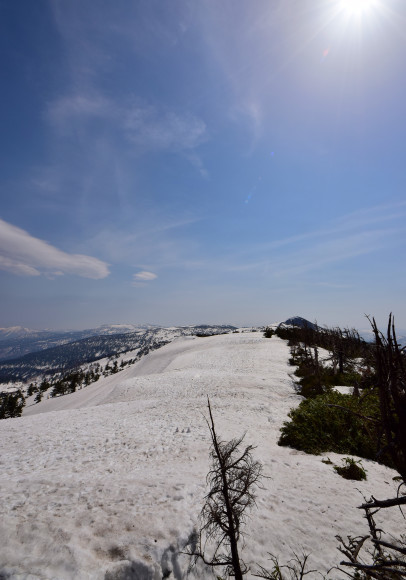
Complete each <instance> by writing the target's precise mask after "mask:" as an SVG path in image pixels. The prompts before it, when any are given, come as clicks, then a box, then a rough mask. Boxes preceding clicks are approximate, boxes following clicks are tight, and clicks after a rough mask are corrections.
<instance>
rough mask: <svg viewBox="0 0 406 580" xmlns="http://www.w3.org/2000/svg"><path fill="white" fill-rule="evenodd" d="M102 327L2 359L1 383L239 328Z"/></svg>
mask: <svg viewBox="0 0 406 580" xmlns="http://www.w3.org/2000/svg"><path fill="white" fill-rule="evenodd" d="M115 326H116V327H117V326H118V325H115ZM129 326H131V325H126V327H127V328H128V327H129ZM103 328H104V331H105V332H104V334H103V333H102V334H99V335H97V336H90V337H87V338H82V339H80V340H73V341H72V340H70V341H69V340H68V339H67V338H65V339H62V338H60V339H59V340H65V341H66V342H65V343H64V344H59V345H58V346H53V347H51V348H46V347H45V349H43V350H40V351H39V350H37V351H36V352H30V353H28V354H25V355H24V356H21V357H18V358H13V359H11V360H3V361H2V362H0V383H5V382H9V381H19V380H22V381H29V380H31V379H32V378H33V377H35V376H38V375H41V374H53V373H55V372H65V371H67V370H70V369H73V368H76V367H78V366H80V365H83V364H86V363H91V362H94V361H97V360H100V359H102V358H109V357H113V356H116V355H119V354H122V353H125V352H128V351H134V350H137V351H138V352H137V354H138V355H143V354H147V353H148V352H149V351H150V350H154V349H156V348H159V347H160V346H162V345H164V344H167V343H168V342H171V341H172V340H174V339H175V338H178V337H180V336H191V335H210V334H221V333H227V332H232V331H233V330H235V329H236V327H235V326H229V325H213V326H211V325H207V324H204V325H198V326H181V327H172V328H159V327H156V328H149V329H145V328H138V329H137V330H136V331H133V332H126V333H121V334H117V333H114V332H109V331H110V330H113V329H112V327H107V326H106V327H103ZM82 332H86V331H82ZM71 336H72V335H71ZM53 340H55V341H56V340H57V339H56V338H53V339H50V340H49V341H48V342H52V341H53ZM45 342H47V341H45Z"/></svg>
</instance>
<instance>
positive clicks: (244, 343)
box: [0, 333, 404, 580]
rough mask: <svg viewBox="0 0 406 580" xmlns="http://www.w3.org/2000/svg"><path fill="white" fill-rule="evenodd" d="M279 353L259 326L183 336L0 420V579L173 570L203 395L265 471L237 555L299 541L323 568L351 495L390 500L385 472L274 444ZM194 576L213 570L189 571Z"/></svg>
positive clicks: (189, 518) (199, 476)
mask: <svg viewBox="0 0 406 580" xmlns="http://www.w3.org/2000/svg"><path fill="white" fill-rule="evenodd" d="M288 358H289V349H288V347H287V345H286V343H285V342H284V341H282V340H280V339H278V338H276V337H273V338H272V339H265V338H263V337H262V335H261V333H238V334H236V333H235V334H227V335H220V336H212V337H208V338H197V337H192V336H189V337H188V336H184V337H180V338H178V339H176V340H174V341H173V342H172V343H171V344H168V345H166V346H164V347H162V348H161V349H159V350H157V351H155V352H153V353H150V354H149V355H147V356H145V357H144V358H143V359H142V360H141V361H140V362H138V363H137V364H135V365H134V366H132V367H129V368H127V369H126V370H124V371H123V372H122V373H118V374H117V375H113V376H110V377H107V378H103V379H100V381H98V382H97V383H95V384H93V385H90V386H89V387H87V388H86V389H83V390H82V391H78V392H76V393H74V394H72V395H67V396H65V397H60V398H57V399H53V400H51V399H50V400H48V401H44V402H42V403H39V404H38V405H35V406H34V407H32V408H28V409H26V412H25V416H23V417H22V418H20V419H10V420H4V421H1V422H0V445H1V462H2V465H1V467H2V469H1V471H0V501H1V504H2V506H3V517H2V519H1V521H0V577H5V578H12V579H19V580H20V579H23V578H25V579H27V580H28V578H29V579H30V580H37V579H40V578H41V580H51V579H56V578H57V579H58V580H68V579H69V580H71V579H72V578H75V579H78V580H99V579H100V580H112V579H113V578H115V579H124V578H139V579H141V580H147V579H149V580H158V579H161V578H163V577H166V578H176V579H177V580H179V579H181V578H184V577H185V572H186V569H187V565H188V560H187V558H186V556H183V555H181V554H180V553H179V551H180V550H181V549H182V548H183V547H184V544H185V542H186V541H187V539H188V538H189V537H190V534H191V532H192V531H193V529H194V526H195V525H196V522H197V516H198V513H199V510H200V507H201V505H202V501H203V496H204V494H205V489H206V488H205V477H206V474H207V471H208V467H209V457H208V453H209V447H210V441H209V439H210V438H209V433H208V429H207V425H206V424H205V420H204V414H205V413H206V401H207V395H209V396H210V400H211V403H212V408H213V412H214V417H215V420H216V424H217V429H218V431H219V433H220V435H221V436H222V437H223V438H224V439H230V438H232V437H235V436H238V435H240V434H242V433H243V432H244V431H246V432H247V435H246V442H247V444H248V443H252V444H254V445H256V446H257V449H256V450H255V457H256V458H257V459H259V460H260V461H262V462H263V464H264V471H265V474H266V475H268V476H270V477H271V479H267V480H266V481H265V482H264V489H261V490H259V492H258V501H257V505H258V508H257V510H255V511H254V512H253V513H252V514H251V518H250V519H249V521H248V524H247V527H246V531H247V536H246V545H245V548H244V549H243V552H242V555H243V557H244V559H245V560H246V561H247V562H248V563H250V564H251V566H254V564H255V563H258V564H262V565H264V566H266V565H267V564H268V562H267V557H268V552H272V553H274V554H275V555H278V556H279V557H280V559H281V561H285V562H286V560H288V559H289V558H290V557H291V555H292V552H293V551H296V552H299V553H300V552H301V550H302V549H303V550H305V551H306V552H311V554H312V556H311V559H310V565H311V568H319V569H320V570H321V571H323V570H325V569H326V568H329V567H330V566H332V565H334V564H336V563H337V562H338V561H339V560H340V555H339V553H338V551H337V550H336V545H337V540H336V539H335V536H336V535H337V534H340V535H343V536H345V535H346V534H347V533H351V534H353V535H357V534H361V533H364V532H365V528H364V526H363V522H362V519H361V517H360V514H359V510H357V509H356V506H357V505H359V504H360V502H361V501H362V495H361V494H364V495H365V496H368V495H370V494H371V493H373V494H374V495H375V496H376V497H390V496H392V493H396V484H395V483H394V482H393V481H392V478H393V476H394V475H395V472H393V471H392V470H390V469H388V468H386V467H383V466H380V465H377V464H375V463H373V462H370V461H365V460H363V464H364V466H365V467H366V469H367V472H368V480H367V481H366V482H356V483H355V482H354V483H352V482H350V481H347V480H344V479H342V478H340V477H339V476H338V475H337V474H336V473H335V472H334V470H333V469H332V467H331V466H329V465H325V464H323V463H322V462H321V457H314V456H309V455H306V454H304V453H301V452H297V451H295V450H292V449H289V448H284V447H278V446H277V439H278V437H279V429H280V426H281V425H282V423H283V421H284V420H285V419H286V416H287V413H288V411H289V409H290V408H291V407H292V406H294V405H296V404H297V403H298V402H299V401H298V399H299V398H298V396H297V395H296V394H295V392H294V388H293V385H292V379H291V377H290V376H289V373H290V372H292V367H289V366H288ZM30 409H31V410H30ZM30 412H31V413H33V414H32V415H30ZM329 457H330V458H331V459H332V460H333V461H334V462H335V463H339V456H336V455H335V454H329ZM391 518H392V521H391V522H387V523H386V524H385V527H386V529H387V530H388V531H390V530H391V529H392V531H396V530H397V529H401V528H400V527H399V526H404V522H403V521H402V519H401V515H400V514H399V521H398V520H397V519H396V515H395V517H394V515H393V514H391ZM395 520H396V521H395ZM195 577H196V578H201V579H206V578H207V579H208V578H212V577H213V576H212V573H211V572H209V571H205V570H204V569H202V568H201V569H199V570H198V571H197V573H196V575H195ZM335 577H337V576H335ZM248 578H249V576H248Z"/></svg>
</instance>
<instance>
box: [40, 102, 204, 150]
mask: <svg viewBox="0 0 406 580" xmlns="http://www.w3.org/2000/svg"><path fill="white" fill-rule="evenodd" d="M46 116H47V118H48V120H49V121H50V122H51V124H52V126H53V127H54V128H55V129H57V130H58V131H61V132H62V133H65V132H68V133H69V132H71V131H72V127H73V128H75V127H82V126H83V123H85V122H86V121H87V120H92V119H96V118H97V119H98V120H99V121H100V122H105V123H107V125H106V127H110V129H111V130H112V131H114V132H115V131H116V130H117V128H119V129H121V131H122V136H124V138H125V139H127V140H128V141H130V142H131V143H132V145H133V146H134V147H135V148H136V150H137V151H138V152H140V153H145V152H148V151H165V150H169V151H174V152H183V151H186V152H189V151H192V150H193V149H195V148H196V147H197V146H198V145H199V144H200V143H202V142H203V141H204V140H205V139H206V138H207V128H206V124H205V123H204V121H203V120H202V119H200V118H198V117H196V116H195V115H192V114H191V113H188V112H186V113H183V112H182V113H179V112H175V111H171V110H163V109H160V108H158V107H156V106H151V105H148V104H145V103H142V104H139V103H137V104H135V105H134V103H128V102H127V103H118V102H113V101H112V100H110V99H108V98H105V97H104V96H103V95H101V94H97V93H86V92H84V93H82V94H80V93H78V94H72V95H68V96H64V97H61V98H59V99H57V100H55V101H54V102H52V103H49V104H48V108H47V111H46Z"/></svg>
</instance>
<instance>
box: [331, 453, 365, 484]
mask: <svg viewBox="0 0 406 580" xmlns="http://www.w3.org/2000/svg"><path fill="white" fill-rule="evenodd" d="M343 463H344V465H342V466H339V465H334V469H335V470H336V472H337V473H338V475H341V477H344V479H353V480H355V481H362V480H363V479H366V478H367V474H366V471H365V469H364V468H363V466H362V463H361V461H355V460H354V459H352V458H351V457H344V459H343Z"/></svg>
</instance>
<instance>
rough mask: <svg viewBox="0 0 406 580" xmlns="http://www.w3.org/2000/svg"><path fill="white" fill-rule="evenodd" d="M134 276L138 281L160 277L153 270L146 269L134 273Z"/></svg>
mask: <svg viewBox="0 0 406 580" xmlns="http://www.w3.org/2000/svg"><path fill="white" fill-rule="evenodd" d="M133 277H134V280H135V281H136V282H138V281H142V282H147V281H150V280H155V278H158V276H157V275H156V274H154V273H153V272H146V271H145V270H144V271H142V272H137V274H134V276H133Z"/></svg>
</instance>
